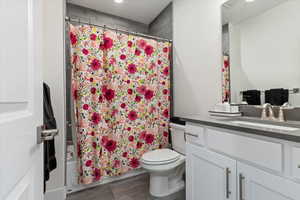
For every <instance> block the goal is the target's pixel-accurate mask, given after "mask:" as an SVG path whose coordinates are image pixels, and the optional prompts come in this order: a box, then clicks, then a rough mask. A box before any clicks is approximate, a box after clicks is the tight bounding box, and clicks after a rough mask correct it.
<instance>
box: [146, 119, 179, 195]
mask: <svg viewBox="0 0 300 200" xmlns="http://www.w3.org/2000/svg"><path fill="white" fill-rule="evenodd" d="M170 126H171V131H172V133H171V136H172V141H173V149H174V150H171V149H157V150H154V151H150V152H147V153H145V154H144V155H143V156H142V158H141V160H140V162H141V166H142V167H143V168H144V169H146V170H147V171H148V172H149V174H150V189H149V191H150V194H151V195H152V196H153V197H158V198H160V197H167V196H172V195H173V194H175V193H177V192H179V191H181V190H183V189H184V186H185V184H184V180H183V174H184V172H185V156H184V152H185V151H184V150H185V141H184V126H181V125H177V124H171V125H170ZM174 144H175V145H174Z"/></svg>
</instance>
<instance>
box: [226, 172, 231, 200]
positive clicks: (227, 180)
mask: <svg viewBox="0 0 300 200" xmlns="http://www.w3.org/2000/svg"><path fill="white" fill-rule="evenodd" d="M230 174H231V171H230V169H229V168H226V198H227V199H229V197H230V195H231V191H230V188H229V187H230V186H229V176H230Z"/></svg>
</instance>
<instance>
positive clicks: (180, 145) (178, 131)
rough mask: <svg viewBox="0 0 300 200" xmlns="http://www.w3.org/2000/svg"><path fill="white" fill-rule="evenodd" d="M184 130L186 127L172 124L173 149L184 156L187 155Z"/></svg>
mask: <svg viewBox="0 0 300 200" xmlns="http://www.w3.org/2000/svg"><path fill="white" fill-rule="evenodd" d="M184 130H185V126H184V125H179V124H174V123H170V131H171V139H172V147H173V149H174V150H175V151H177V152H178V153H180V154H183V155H185V139H184Z"/></svg>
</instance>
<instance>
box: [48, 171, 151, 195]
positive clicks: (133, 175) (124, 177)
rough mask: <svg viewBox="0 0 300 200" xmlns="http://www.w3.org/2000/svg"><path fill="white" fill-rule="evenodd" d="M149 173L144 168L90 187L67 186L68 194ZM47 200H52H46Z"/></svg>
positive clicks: (106, 179) (107, 178)
mask: <svg viewBox="0 0 300 200" xmlns="http://www.w3.org/2000/svg"><path fill="white" fill-rule="evenodd" d="M145 173H147V171H146V170H144V169H143V168H139V169H135V170H132V171H130V172H128V173H126V174H124V175H121V176H116V177H104V178H103V179H102V180H101V181H99V182H96V183H92V184H89V185H80V184H78V185H73V186H67V194H71V193H74V192H79V191H82V190H85V189H88V188H92V187H96V186H99V185H103V184H107V183H111V182H115V181H120V180H123V179H126V178H131V177H135V176H138V175H141V174H145ZM46 200H52V199H46Z"/></svg>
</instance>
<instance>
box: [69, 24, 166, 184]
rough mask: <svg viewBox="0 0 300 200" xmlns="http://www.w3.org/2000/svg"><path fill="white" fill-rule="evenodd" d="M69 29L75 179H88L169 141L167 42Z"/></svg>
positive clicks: (121, 168) (133, 162)
mask: <svg viewBox="0 0 300 200" xmlns="http://www.w3.org/2000/svg"><path fill="white" fill-rule="evenodd" d="M69 34H70V45H71V63H72V93H73V102H74V111H75V121H76V129H77V130H76V134H77V149H78V150H77V152H78V166H79V182H80V183H83V184H89V183H92V182H95V181H98V180H100V179H101V177H103V176H117V175H121V174H123V173H125V172H127V171H129V170H132V169H135V168H138V167H139V166H140V163H139V159H140V158H141V156H142V155H143V154H144V153H145V152H148V151H150V150H154V149H158V148H164V147H166V146H167V145H168V136H169V135H168V128H169V113H170V48H171V44H170V43H168V42H158V41H155V40H150V39H145V38H141V37H137V36H133V35H130V34H124V33H118V32H116V31H110V30H105V29H102V28H98V27H95V26H87V25H80V26H73V25H70V33H69Z"/></svg>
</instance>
